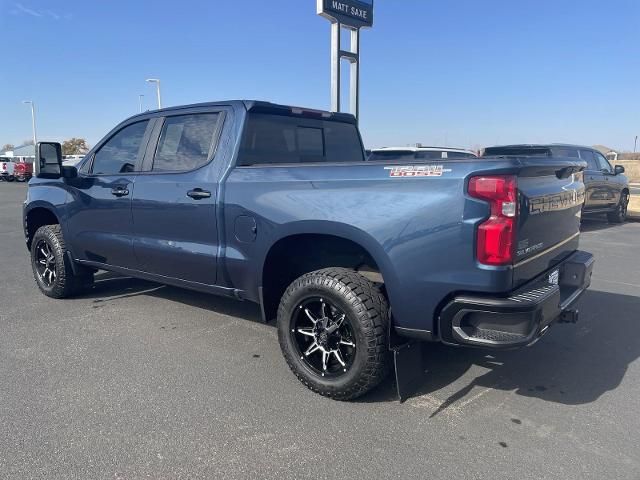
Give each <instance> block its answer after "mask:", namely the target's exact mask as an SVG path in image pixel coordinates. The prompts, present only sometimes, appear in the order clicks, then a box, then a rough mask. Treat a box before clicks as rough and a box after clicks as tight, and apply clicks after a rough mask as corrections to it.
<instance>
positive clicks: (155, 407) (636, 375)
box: [0, 183, 640, 479]
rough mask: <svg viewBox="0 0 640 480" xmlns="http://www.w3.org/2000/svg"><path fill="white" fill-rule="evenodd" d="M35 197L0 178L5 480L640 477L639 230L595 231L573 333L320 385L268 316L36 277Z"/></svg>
mask: <svg viewBox="0 0 640 480" xmlns="http://www.w3.org/2000/svg"><path fill="white" fill-rule="evenodd" d="M25 191H26V186H25V185H22V184H15V183H14V184H9V183H2V184H0V252H1V253H2V263H1V267H0V272H1V274H0V282H1V284H0V478H3V479H4V478H47V479H51V478H81V479H102V478H104V479H123V478H142V477H149V478H243V479H244V478H275V477H277V478H298V479H301V478H314V479H322V478H328V479H329V478H433V479H439V478H442V479H445V478H446V479H449V478H462V477H465V478H478V479H479V478H490V479H513V478H518V479H525V478H531V479H542V478H549V479H551V478H559V479H591V478H593V479H602V478H616V479H638V478H640V447H639V445H640V433H639V432H640V415H638V412H640V361H639V360H638V357H640V256H639V252H638V250H637V248H638V245H639V239H640V223H627V224H624V225H617V226H611V225H608V224H607V223H606V222H604V221H602V220H594V221H589V222H586V223H585V228H584V234H583V236H582V246H581V248H583V249H585V250H588V251H591V252H592V253H594V254H595V255H596V257H597V264H596V269H595V273H594V280H593V284H592V287H591V290H590V291H589V292H588V293H587V294H586V295H585V296H583V297H582V299H581V300H580V304H579V308H580V311H581V319H580V322H579V323H578V324H577V325H575V326H574V325H564V324H563V325H556V326H555V327H554V328H553V329H551V331H550V333H549V334H548V335H547V336H545V337H544V338H543V339H542V340H541V341H540V342H538V343H537V344H536V345H534V346H533V347H531V348H528V349H524V350H518V351H512V352H497V353H487V352H486V351H481V350H461V349H451V348H444V347H441V346H438V345H429V346H427V348H425V349H424V355H423V357H424V358H423V360H424V366H425V368H426V370H427V371H426V373H425V375H424V377H423V379H422V381H421V384H420V389H419V392H418V393H417V394H416V396H415V397H413V398H411V399H410V400H408V401H407V402H406V403H404V404H399V403H397V402H396V401H395V400H394V395H393V386H392V383H391V381H390V380H389V381H388V382H387V383H386V384H385V385H384V386H383V387H382V388H379V389H378V390H376V391H375V392H374V393H372V394H370V395H368V396H366V397H364V398H362V399H360V400H359V401H356V402H352V403H341V402H335V401H331V400H328V399H325V398H322V397H320V396H317V395H315V394H313V393H311V392H310V391H308V390H306V389H305V388H304V387H303V386H302V385H301V384H299V383H298V381H297V380H296V379H295V378H294V376H293V375H292V374H291V373H290V372H289V370H288V368H287V366H286V364H285V362H284V360H283V359H282V357H281V355H280V350H279V347H278V343H277V338H276V331H275V328H274V327H273V325H263V324H261V323H260V322H259V319H258V309H257V307H255V306H253V305H251V304H248V303H236V302H233V301H230V300H226V299H221V298H217V297H212V296H207V295H204V294H199V293H193V292H189V291H184V290H180V289H177V288H173V287H164V286H161V285H157V284H153V283H149V282H143V281H138V280H133V279H129V278H122V277H114V276H110V275H107V274H99V276H98V277H99V280H98V282H97V284H96V287H95V289H94V290H93V291H92V292H90V293H89V294H87V295H85V296H83V297H81V298H76V299H72V300H65V301H55V300H51V299H48V298H46V297H44V296H43V295H41V294H40V293H39V292H38V291H37V289H36V287H35V284H34V281H33V278H32V276H31V270H30V266H29V262H28V255H27V251H26V249H25V248H24V241H23V235H22V230H21V219H20V215H21V211H20V209H21V203H22V201H23V199H24V195H25Z"/></svg>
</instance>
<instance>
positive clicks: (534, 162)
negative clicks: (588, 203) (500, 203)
mask: <svg viewBox="0 0 640 480" xmlns="http://www.w3.org/2000/svg"><path fill="white" fill-rule="evenodd" d="M522 166H523V168H522V169H521V170H520V172H519V173H518V196H519V199H518V203H519V214H518V224H517V225H518V226H517V235H516V245H515V252H514V278H513V282H514V287H517V286H519V285H521V284H522V283H524V282H526V281H527V280H530V279H531V278H533V277H535V276H536V275H538V274H540V273H541V272H544V271H546V270H549V269H551V268H552V267H553V266H554V265H556V264H557V263H559V262H561V261H562V260H564V259H565V258H566V257H567V256H569V255H570V254H571V253H572V252H574V251H575V250H576V249H577V248H578V237H579V233H580V213H581V210H582V204H583V202H584V193H585V188H584V183H583V174H582V171H581V170H582V169H583V168H584V166H585V165H584V163H582V162H579V161H575V159H565V158H545V159H543V158H535V157H533V158H532V157H530V158H525V159H522Z"/></svg>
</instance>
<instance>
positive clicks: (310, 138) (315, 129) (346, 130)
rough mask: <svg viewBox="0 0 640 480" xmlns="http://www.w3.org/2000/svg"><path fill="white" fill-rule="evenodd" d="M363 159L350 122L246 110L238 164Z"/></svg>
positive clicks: (357, 137)
mask: <svg viewBox="0 0 640 480" xmlns="http://www.w3.org/2000/svg"><path fill="white" fill-rule="evenodd" d="M362 161H364V152H363V149H362V143H361V141H360V134H359V133H358V129H357V128H356V126H355V125H353V124H350V123H342V122H335V121H327V120H316V119H309V118H297V117H286V116H281V115H269V114H263V113H251V114H249V119H248V120H247V124H246V126H245V131H244V134H243V136H242V143H241V145H240V153H239V155H238V164H239V165H241V166H248V165H264V164H278V163H313V162H362Z"/></svg>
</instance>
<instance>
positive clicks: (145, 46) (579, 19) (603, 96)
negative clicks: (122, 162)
mask: <svg viewBox="0 0 640 480" xmlns="http://www.w3.org/2000/svg"><path fill="white" fill-rule="evenodd" d="M315 4H316V2H315V0H269V1H267V0H244V1H240V0H182V1H181V2H168V1H162V0H156V1H147V0H137V1H132V0H126V1H125V0H94V1H86V0H83V1H79V0H64V1H63V0H48V1H47V0H20V1H13V0H0V32H2V39H1V40H0V58H1V59H2V67H0V146H1V145H3V144H5V143H12V144H15V145H18V144H20V143H22V141H23V140H25V139H29V138H31V116H30V110H29V107H28V105H25V104H23V103H22V101H23V100H33V101H34V102H35V104H36V115H37V128H38V139H39V140H56V141H62V140H64V139H67V138H70V137H83V138H86V139H87V141H88V142H89V143H90V144H95V143H96V142H97V141H98V140H100V138H102V137H103V136H104V135H105V134H106V133H107V132H108V131H109V130H110V129H111V128H113V127H114V126H115V125H116V124H117V123H118V122H120V121H121V120H124V119H125V118H127V117H129V116H130V115H134V114H135V113H137V111H138V95H139V94H144V95H145V97H144V107H145V109H147V108H149V109H151V108H155V90H154V87H153V86H152V85H150V84H147V83H145V79H146V78H159V79H160V80H161V82H162V83H161V88H162V100H163V106H171V105H180V104H188V103H196V102H204V101H217V100H225V99H259V100H268V101H273V102H278V103H285V104H291V105H298V106H305V107H311V108H319V109H328V108H329V106H330V94H329V87H330V62H329V59H330V48H329V41H330V25H329V22H328V21H327V20H326V19H324V18H322V17H319V16H317V15H316V11H315V8H316V6H315ZM374 22H375V23H374V26H373V28H371V29H365V30H362V34H361V92H360V99H361V112H360V127H361V130H362V134H363V138H364V141H365V145H366V146H367V147H380V146H394V145H395V146H399V145H408V144H414V143H417V142H420V143H423V144H430V145H447V146H460V147H471V148H474V147H480V146H489V145H495V144H506V143H519V142H532V143H545V142H569V143H578V144H587V145H594V144H603V145H607V146H609V147H612V148H616V149H622V150H631V149H633V144H634V137H635V135H640V108H639V107H640V1H639V0H608V1H606V2H604V1H601V0H580V1H578V0H535V1H533V0H517V1H514V0H483V1H478V0H446V1H445V0H440V1H435V0H377V1H376V3H375V20H374ZM347 105H348V104H347Z"/></svg>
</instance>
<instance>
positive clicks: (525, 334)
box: [438, 251, 595, 348]
mask: <svg viewBox="0 0 640 480" xmlns="http://www.w3.org/2000/svg"><path fill="white" fill-rule="evenodd" d="M594 261H595V260H594V257H593V255H591V254H590V253H587V252H582V251H576V252H574V253H573V254H572V255H570V256H569V257H568V258H567V259H566V260H564V261H563V262H561V263H560V264H558V265H556V266H555V267H554V268H552V269H551V270H550V271H548V272H545V273H544V274H542V275H540V276H539V277H537V278H535V279H534V280H532V281H531V282H529V283H527V284H526V285H524V286H523V287H521V288H519V289H518V290H516V291H514V292H511V294H509V296H508V297H500V296H494V295H492V296H485V295H477V294H469V295H458V296H456V297H455V298H454V299H453V300H451V301H450V302H449V303H447V305H446V306H445V307H444V308H443V309H442V311H441V314H440V318H439V323H438V327H439V329H438V331H439V334H440V340H441V341H442V342H443V343H446V344H450V345H473V346H480V347H487V348H514V347H521V346H525V345H530V344H532V343H534V342H535V341H536V340H538V338H540V337H541V336H542V335H543V334H544V333H546V331H547V330H548V328H549V326H550V325H551V324H552V323H553V322H555V321H561V322H572V323H574V322H575V321H577V317H578V312H577V311H576V310H573V309H572V306H573V305H574V303H575V302H576V300H577V299H578V298H579V297H580V295H581V294H582V293H583V292H584V291H585V290H586V289H587V288H588V287H589V285H590V283H591V274H592V271H593V265H594Z"/></svg>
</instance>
